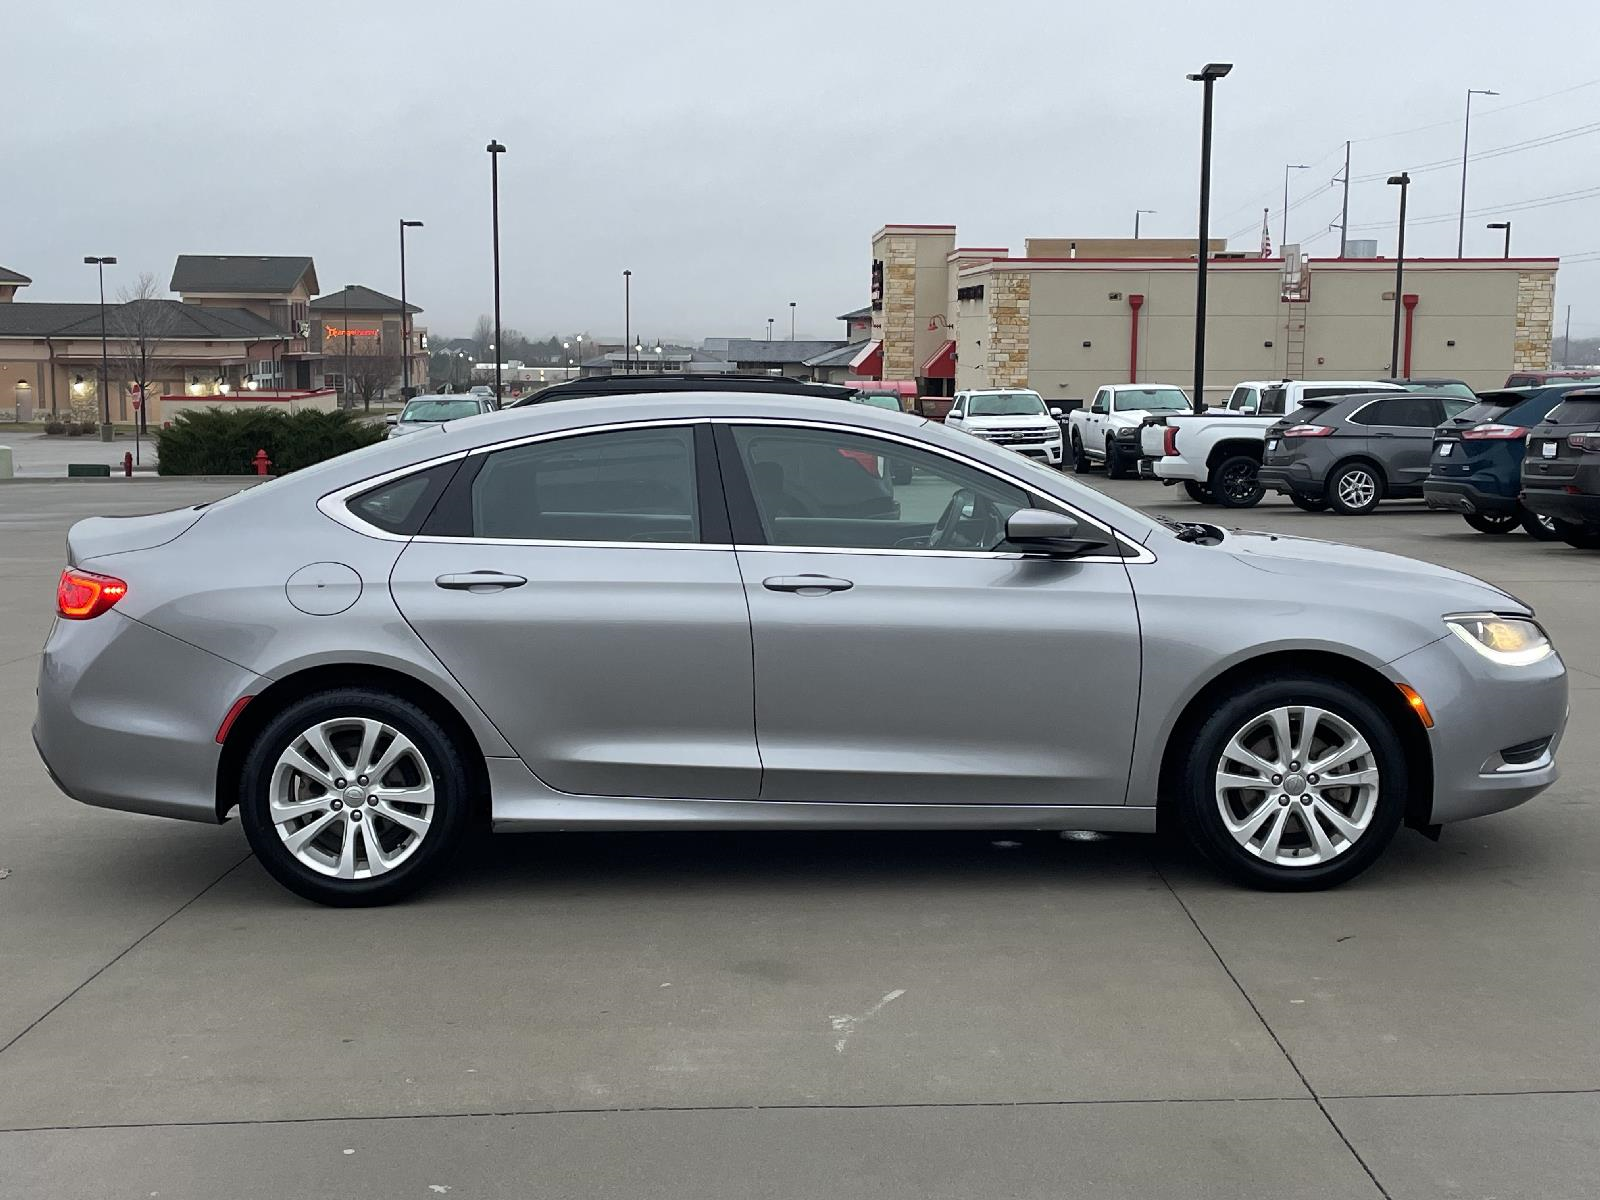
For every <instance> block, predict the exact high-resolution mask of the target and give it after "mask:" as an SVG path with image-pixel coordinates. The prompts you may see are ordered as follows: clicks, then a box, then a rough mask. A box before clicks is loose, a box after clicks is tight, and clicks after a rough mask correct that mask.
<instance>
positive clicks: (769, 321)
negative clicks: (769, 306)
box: [767, 317, 773, 342]
mask: <svg viewBox="0 0 1600 1200" xmlns="http://www.w3.org/2000/svg"><path fill="white" fill-rule="evenodd" d="M772 321H773V318H771V317H768V318H767V341H769V342H770V341H771V340H772Z"/></svg>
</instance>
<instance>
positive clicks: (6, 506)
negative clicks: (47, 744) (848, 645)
mask: <svg viewBox="0 0 1600 1200" xmlns="http://www.w3.org/2000/svg"><path fill="white" fill-rule="evenodd" d="M1091 482H1094V483H1095V484H1096V485H1097V486H1102V487H1105V488H1106V489H1107V490H1108V491H1110V492H1112V493H1113V494H1115V495H1117V496H1118V497H1119V498H1121V499H1124V500H1126V501H1128V502H1130V503H1135V504H1140V505H1145V506H1148V507H1151V508H1154V509H1156V510H1158V511H1162V512H1166V513H1169V514H1171V515H1180V514H1181V515H1182V516H1185V517H1187V518H1190V519H1197V518H1202V517H1204V518H1206V519H1211V520H1229V521H1231V522H1234V523H1239V524H1245V525H1249V526H1252V527H1257V528H1264V529H1268V530H1273V531H1278V532H1284V533H1295V534H1307V535H1311V536H1317V537H1328V538H1334V539H1339V540H1344V541H1349V542H1353V543H1356V544H1360V545H1366V546H1371V547H1374V548H1377V549H1382V550H1388V551H1394V552H1397V553H1402V554H1410V555H1414V556H1416V557H1420V558H1426V559H1429V560H1432V561H1435V562H1439V563H1443V564H1447V565H1449V566H1453V567H1458V568H1460V569H1462V570H1465V571H1468V572H1471V573H1473V574H1475V575H1480V576H1482V577H1484V578H1487V579H1489V580H1492V581H1493V582H1495V583H1497V584H1501V585H1503V586H1505V587H1507V588H1509V589H1510V590H1511V591H1513V592H1515V593H1517V594H1519V595H1521V596H1522V597H1524V598H1525V599H1527V600H1528V601H1530V602H1531V603H1532V604H1533V605H1534V606H1535V607H1536V608H1537V609H1538V611H1539V614H1540V617H1541V619H1542V620H1543V621H1544V622H1545V623H1546V625H1547V626H1548V627H1549V629H1550V630H1551V633H1552V635H1553V636H1554V638H1555V640H1556V643H1557V645H1558V646H1559V648H1560V649H1561V651H1562V653H1563V655H1564V657H1565V659H1566V661H1567V663H1568V665H1569V667H1570V668H1571V682H1572V688H1573V691H1572V718H1571V723H1570V726H1569V729H1568V733H1567V737H1566V742H1565V746H1564V749H1563V756H1562V765H1563V770H1564V778H1563V779H1562V781H1561V782H1560V783H1559V784H1558V785H1557V786H1556V787H1554V788H1553V789H1551V791H1550V792H1548V793H1547V794H1546V795H1545V796H1543V797H1541V798H1539V799H1538V800H1536V801H1534V802H1533V803H1531V804H1528V805H1526V806H1524V807H1522V808H1520V809H1518V810H1515V811H1513V812H1510V813H1507V814H1503V815H1500V816H1496V817H1490V818H1485V819H1483V820H1480V821H1477V822H1472V823H1468V824H1465V825H1460V826H1455V827H1453V828H1450V829H1447V830H1446V831H1445V834H1444V837H1443V840H1442V841H1441V842H1439V843H1438V844H1434V843H1432V842H1429V841H1427V840H1425V839H1424V838H1422V837H1421V836H1420V835H1417V834H1415V833H1411V832H1409V831H1407V832H1403V833H1402V834H1401V835H1400V837H1399V838H1398V839H1397V840H1396V842H1395V844H1394V845H1393V847H1392V848H1391V850H1390V852H1389V854H1388V855H1387V856H1386V857H1385V859H1384V860H1383V861H1382V862H1381V863H1380V864H1379V865H1378V866H1377V867H1376V868H1375V869H1373V870H1372V871H1371V872H1369V873H1368V874H1367V875H1365V876H1364V877H1362V878H1361V879H1359V880H1358V881H1356V882H1355V883H1354V884H1352V885H1350V886H1347V887H1345V888H1343V889H1341V890H1338V891H1335V892H1329V893H1321V894H1313V895H1263V894H1257V893H1251V892H1245V891H1240V890H1237V889H1235V888H1233V887H1230V886H1228V885H1226V884H1224V883H1221V882H1219V881H1218V880H1217V879H1216V878H1214V877H1213V876H1212V875H1210V874H1209V873H1208V872H1207V871H1205V870H1204V869H1203V868H1201V867H1199V866H1197V865H1196V864H1194V863H1192V862H1191V861H1189V860H1188V859H1187V858H1186V857H1184V856H1183V855H1181V854H1179V853H1176V852H1172V851H1167V850H1164V849H1163V848H1161V847H1160V846H1159V845H1158V844H1156V842H1155V841H1154V840H1153V839H1146V838H1136V837H1116V838H1103V839H1098V840H1064V839H1059V838H1056V837H1054V836H1044V835H1039V834H1032V833H1019V834H1014V835H995V834H993V833H970V834H967V833H953V834H937V835H932V834H859V833H856V834H838V835H797V834H775V835H731V834H652V835H586V836H567V837H560V838H544V837H521V838H514V837H502V838H498V839H492V838H487V837H485V838H482V839H480V840H478V841H476V842H474V843H472V844H470V845H469V847H468V849H467V850H466V852H465V853H464V854H463V856H462V859H461V860H460V862H459V864H458V869H457V870H456V871H455V873H454V874H453V876H452V878H451V879H450V880H449V882H448V883H446V884H445V885H444V886H442V887H440V888H438V889H436V890H434V891H432V892H430V893H429V894H427V895H426V896H425V897H424V898H422V899H420V900H418V901H416V902H412V903H408V904H405V905H401V906H398V907H394V908H388V909H377V910H366V911H359V910H357V911H335V910H329V909H322V908H317V907H314V906H312V905H309V904H306V903H304V902H302V901H299V900H297V899H296V898H295V897H293V896H291V895H290V894H289V893H287V892H285V891H284V890H282V889H281V888H279V887H278V886H277V885H276V884H274V883H273V882H272V881H271V880H270V879H269V878H268V877H267V876H266V874H265V873H264V872H263V871H262V870H260V869H259V868H258V867H257V865H256V864H255V863H254V861H253V860H252V859H251V858H250V856H249V854H248V851H247V849H246V847H245V843H244V838H243V836H242V835H241V833H240V832H239V829H238V827H237V824H231V825H229V826H226V827H222V828H206V827H201V826H191V825H184V824H180V823H175V822H167V821H161V820H158V819H155V818H145V817H135V816H126V815H122V814H117V813H111V812H105V811H99V810H94V809H90V808H86V807H83V806H81V805H78V804H76V803H74V802H72V801H70V800H67V799H66V798H65V797H63V796H61V795H60V794H59V793H58V792H57V791H56V790H55V788H54V787H53V786H52V785H51V783H50V781H49V779H48V778H47V777H46V775H45V772H44V770H43V768H42V766H41V765H40V763H39V762H38V760H37V757H36V756H35V754H34V751H33V747H32V745H31V743H30V740H29V735H28V728H29V724H30V722H31V720H32V715H33V686H34V676H35V673H36V671H37V666H38V650H39V647H40V644H41V643H42V641H43V639H44V636H45V633H46V631H47V629H48V626H49V624H50V620H51V612H52V604H53V595H52V592H53V587H54V583H55V578H56V575H57V573H58V571H59V569H60V567H61V556H62V550H63V538H64V535H65V531H66V529H67V527H68V525H70V524H71V522H72V521H74V520H76V519H78V518H79V517H82V516H86V515H89V514H92V513H131V512H141V511H152V510H155V509H159V508H166V507H174V506H177V505H180V504H192V503H198V502H200V501H202V500H206V499H210V498H214V497H217V496H220V495H223V494H226V493H227V492H228V491H230V490H231V488H232V486H233V485H229V484H211V483H206V484H201V483H188V484H185V483H178V482H168V481H162V482H146V481H133V482H128V483H122V482H117V481H112V482H109V483H107V482H98V483H85V484H75V485H61V484H55V485H43V484H29V483H15V484H10V485H5V486H4V487H0V871H6V872H9V875H8V876H7V877H5V878H0V1196H4V1197H11V1196H18V1197H21V1196H27V1197H89V1196H93V1197H99V1196H117V1197H150V1196H160V1197H162V1198H163V1200H176V1198H188V1197H193V1198H196V1200H202V1198H203V1200H212V1198H215V1197H222V1196H226V1197H269V1196H270V1197H285V1196H321V1195H338V1196H341V1197H351V1198H355V1197H363V1198H365V1197H372V1198H379V1197H382V1198H384V1200H388V1198H391V1197H404V1196H418V1197H428V1196H434V1195H442V1194H446V1193H447V1194H448V1195H449V1196H450V1197H451V1200H464V1198H467V1197H491V1196H494V1197H498V1196H542V1197H543V1196H547V1197H563V1198H566V1197H580V1198H585V1200H588V1198H601V1197H606V1198H610V1197H624V1196H627V1197H651V1198H652V1200H670V1198H676V1197H682V1198H684V1200H689V1198H694V1200H705V1198H708V1197H716V1198H730V1200H731V1198H739V1200H744V1198H749V1197H774V1198H776V1197H785V1198H787V1197H795V1198H799V1197H808V1198H809V1197H856V1196H862V1197H869V1196H870V1197H873V1198H874V1200H899V1198H905V1200H912V1198H917V1200H922V1198H927V1197H940V1198H945V1197H949V1198H955V1197H977V1198H983V1200H988V1198H992V1197H1030V1198H1032V1197H1037V1198H1040V1200H1043V1198H1046V1197H1049V1198H1052V1200H1056V1198H1060V1197H1095V1198H1097V1200H1103V1198H1112V1197H1127V1198H1129V1200H1134V1198H1138V1200H1149V1198H1163V1200H1164V1198H1171V1200H1179V1198H1182V1200H1193V1198H1205V1197H1215V1198H1217V1200H1223V1198H1227V1200H1235V1198H1240V1197H1248V1198H1256V1197H1260V1198H1262V1200H1267V1198H1271V1200H1288V1198H1292V1197H1306V1198H1311V1197H1316V1198H1319V1200H1322V1198H1344V1197H1352V1198H1354V1197H1391V1198H1393V1200H1434V1198H1439V1200H1443V1198H1446V1197H1451V1198H1454V1197H1491V1196H1492V1197H1499V1198H1501V1200H1509V1198H1511V1197H1538V1198H1539V1200H1556V1198H1562V1197H1572V1198H1577V1197H1588V1196H1593V1195H1594V1194H1595V1190H1596V1184H1595V1179H1596V1177H1597V1176H1600V938H1597V937H1596V932H1595V931H1596V929H1597V928H1600V824H1597V820H1596V818H1597V816H1600V754H1597V753H1596V752H1595V750H1594V747H1595V744H1596V736H1597V733H1600V690H1597V689H1600V632H1597V629H1596V625H1597V623H1596V619H1595V615H1594V614H1595V612H1596V607H1595V595H1596V592H1595V591H1594V590H1593V589H1595V588H1596V587H1597V585H1600V554H1592V553H1583V552H1579V551H1575V550H1571V549H1569V548H1567V547H1566V546H1564V545H1561V544H1559V543H1558V544H1553V545H1552V544H1540V543H1535V542H1533V541H1532V540H1530V539H1528V538H1527V537H1525V536H1523V535H1521V534H1517V535H1514V536H1511V537H1506V538H1498V539H1496V538H1489V537H1485V536H1482V535H1479V534H1475V533H1472V532H1471V531H1470V530H1468V528H1467V526H1466V525H1465V523H1464V522H1462V521H1461V520H1460V519H1459V518H1457V517H1453V516H1446V515H1439V514H1430V513H1427V512H1425V511H1423V510H1422V509H1420V507H1417V506H1413V505H1398V506H1394V507H1393V508H1385V509H1383V510H1380V512H1379V513H1378V514H1376V515H1374V516H1371V517H1367V518H1339V517H1334V516H1330V515H1322V514H1305V513H1300V512H1298V511H1297V510H1295V509H1293V508H1291V507H1289V506H1288V505H1286V504H1283V503H1281V502H1278V501H1272V502H1269V503H1267V504H1264V505H1263V506H1261V507H1260V508H1258V509H1256V510H1254V511H1251V512H1248V513H1244V514H1227V513H1224V512H1222V511H1221V510H1218V509H1214V508H1211V509H1200V508H1198V507H1197V506H1195V505H1192V504H1190V503H1188V502H1187V501H1186V500H1184V499H1183V497H1182V496H1181V494H1180V493H1176V492H1174V491H1172V490H1168V489H1164V488H1162V487H1161V486H1160V485H1159V484H1155V483H1150V482H1131V481H1130V482H1120V483H1109V484H1107V483H1105V482H1104V481H1102V480H1100V478H1099V477H1098V476H1094V477H1092V478H1091ZM1241 619H1247V616H1245V615H1242V616H1241ZM165 685H166V686H182V681H181V680H172V681H166V683H165ZM1069 686H1070V684H1069Z"/></svg>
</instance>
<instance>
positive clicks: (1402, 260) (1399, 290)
mask: <svg viewBox="0 0 1600 1200" xmlns="http://www.w3.org/2000/svg"><path fill="white" fill-rule="evenodd" d="M1389 183H1390V184H1391V185H1392V186H1394V187H1397V188H1399V189H1400V242H1399V245H1398V246H1397V247H1396V248H1395V252H1394V335H1393V337H1392V338H1390V341H1389V375H1390V377H1391V378H1394V379H1399V378H1400V309H1401V307H1402V306H1403V305H1404V302H1405V282H1406V191H1407V189H1408V188H1410V186H1411V176H1410V175H1409V174H1407V173H1406V172H1405V171H1401V172H1400V174H1398V175H1391V176H1389Z"/></svg>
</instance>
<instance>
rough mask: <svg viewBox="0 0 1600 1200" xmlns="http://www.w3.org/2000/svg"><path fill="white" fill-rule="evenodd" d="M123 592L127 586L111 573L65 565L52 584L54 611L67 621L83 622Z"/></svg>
mask: <svg viewBox="0 0 1600 1200" xmlns="http://www.w3.org/2000/svg"><path fill="white" fill-rule="evenodd" d="M127 594H128V585H127V584H126V583H124V582H122V580H120V579H118V578H116V576H114V575H96V574H95V573H94V572H93V571H79V570H75V569H74V568H72V567H68V568H67V569H66V570H65V571H63V572H61V582H60V583H58V584H57V585H56V612H57V613H58V614H59V615H61V616H63V617H65V618H66V619H67V620H69V621H87V620H89V619H90V618H91V617H98V616H99V615H100V614H101V613H103V612H107V611H109V610H110V609H111V607H112V606H113V605H115V604H116V602H117V601H118V600H121V599H122V598H123V597H124V596H126V595H127Z"/></svg>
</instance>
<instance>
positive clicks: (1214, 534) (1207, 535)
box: [1156, 516, 1222, 545]
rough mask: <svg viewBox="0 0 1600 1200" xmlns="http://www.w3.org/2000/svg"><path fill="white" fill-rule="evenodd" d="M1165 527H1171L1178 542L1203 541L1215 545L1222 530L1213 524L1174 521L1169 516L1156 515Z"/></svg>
mask: <svg viewBox="0 0 1600 1200" xmlns="http://www.w3.org/2000/svg"><path fill="white" fill-rule="evenodd" d="M1156 520H1158V521H1160V522H1161V523H1162V524H1163V525H1165V526H1166V527H1167V528H1169V529H1171V530H1172V531H1173V532H1174V533H1175V534H1176V535H1177V537H1178V540H1179V541H1180V542H1204V543H1205V544H1206V545H1215V544H1216V543H1218V542H1220V541H1221V540H1222V530H1221V529H1219V528H1217V527H1216V526H1215V525H1206V524H1203V523H1202V522H1199V521H1174V520H1173V519H1172V518H1171V517H1163V516H1157V517H1156Z"/></svg>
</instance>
